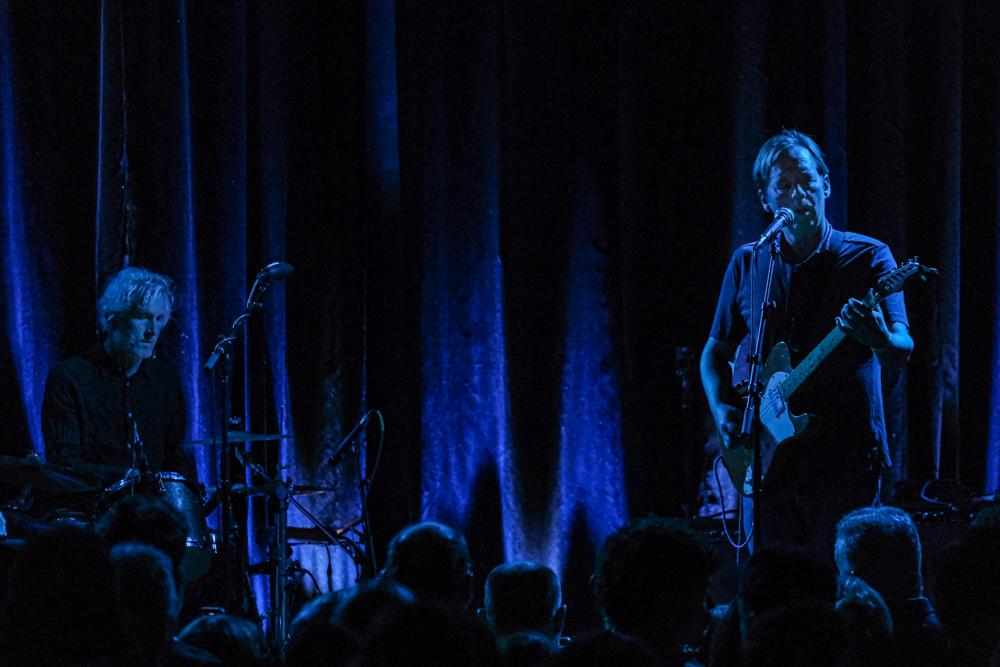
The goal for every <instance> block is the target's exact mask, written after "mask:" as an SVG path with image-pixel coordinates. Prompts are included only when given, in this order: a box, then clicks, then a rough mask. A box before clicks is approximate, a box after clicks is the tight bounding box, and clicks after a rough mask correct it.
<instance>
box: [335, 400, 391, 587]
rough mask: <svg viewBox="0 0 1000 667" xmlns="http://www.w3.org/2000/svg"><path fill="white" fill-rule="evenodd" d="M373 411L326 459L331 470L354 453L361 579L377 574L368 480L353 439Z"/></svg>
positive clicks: (367, 414) (368, 413)
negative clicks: (362, 549) (362, 548)
mask: <svg viewBox="0 0 1000 667" xmlns="http://www.w3.org/2000/svg"><path fill="white" fill-rule="evenodd" d="M372 412H374V410H369V411H368V412H366V413H365V416H364V417H362V418H361V421H360V422H358V425H357V426H355V427H354V428H353V429H352V430H351V432H350V433H348V434H347V437H346V438H344V441H343V442H341V443H340V446H339V447H337V451H336V452H334V454H333V456H331V457H330V458H329V459H327V463H328V464H329V465H330V467H331V468H334V469H336V467H337V464H339V463H340V460H341V459H342V458H343V457H344V455H345V454H347V453H348V451H351V452H353V453H354V461H355V463H357V466H358V492H359V494H360V499H361V519H362V535H361V537H362V540H363V542H364V545H365V560H364V562H363V563H360V565H361V572H362V578H365V579H367V578H372V577H374V576H375V574H376V573H377V572H378V565H376V563H375V548H374V546H373V542H372V531H371V524H370V522H369V520H368V493H367V491H368V479H367V478H366V477H365V475H364V472H363V471H362V469H361V448H360V447H359V446H358V445H357V444H356V443H355V437H356V436H357V435H358V433H359V432H360V431H361V429H362V428H363V427H364V426H365V425H366V424H367V423H368V420H369V419H370V418H371V414H372Z"/></svg>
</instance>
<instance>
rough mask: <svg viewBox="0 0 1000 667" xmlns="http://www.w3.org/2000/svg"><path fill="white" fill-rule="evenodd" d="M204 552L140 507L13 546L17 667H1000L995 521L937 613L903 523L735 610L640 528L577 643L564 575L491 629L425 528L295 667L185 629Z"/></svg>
mask: <svg viewBox="0 0 1000 667" xmlns="http://www.w3.org/2000/svg"><path fill="white" fill-rule="evenodd" d="M186 535H187V531H186V526H185V525H184V517H183V516H182V515H181V514H180V513H179V512H178V511H177V510H175V509H174V508H172V507H170V506H169V505H166V504H164V503H161V502H160V501H158V500H155V499H149V498H144V497H139V496H133V497H129V498H126V499H124V500H123V501H122V502H120V503H119V504H118V505H117V506H116V507H115V508H114V509H112V511H111V512H109V513H108V515H106V516H105V517H103V518H102V519H101V521H100V523H99V524H98V526H97V529H96V530H85V529H83V528H80V527H76V526H71V525H56V526H53V527H50V528H48V529H47V530H45V531H43V532H41V533H39V534H37V535H33V536H31V537H30V538H28V539H25V540H24V541H23V543H20V542H18V543H17V545H16V546H17V548H16V549H15V548H9V547H10V546H11V544H7V547H8V548H5V549H3V551H2V558H0V568H2V570H3V571H4V572H3V574H4V576H3V578H2V581H3V582H5V583H4V590H3V605H2V608H0V665H4V666H7V665H10V666H13V667H22V666H24V667H35V666H39V667H41V666H49V665H53V666H54V665H59V666H80V667H112V666H118V665H125V666H129V665H140V666H141V667H157V666H164V667H171V666H175V665H178V666H179V665H218V664H221V665H227V666H241V667H242V666H245V667H265V666H270V667H279V666H280V665H284V666H285V667H312V666H320V665H323V666H344V667H397V666H398V667H405V666H410V665H412V666H417V667H425V666H445V667H446V666H450V665H455V666H469V667H493V666H496V667H575V666H590V665H594V666H604V665H607V666H609V667H631V666H637V667H698V666H699V665H705V666H707V667H855V666H856V667H869V666H871V667H1000V650H998V648H1000V646H998V644H1000V511H997V510H996V508H993V507H990V508H987V509H985V510H983V511H982V512H980V514H979V516H978V518H977V519H976V520H975V521H974V522H973V523H972V524H971V525H970V526H969V528H968V530H967V531H965V533H964V534H963V537H962V538H961V539H960V540H958V541H957V542H955V543H953V544H951V545H950V546H948V547H946V548H945V549H944V550H943V551H942V552H941V553H940V554H939V555H938V556H937V557H936V558H935V559H934V561H933V562H932V563H930V564H928V566H926V567H929V570H928V571H929V572H930V573H931V574H932V575H933V581H934V585H933V596H932V597H933V606H932V604H931V601H930V600H929V599H928V598H927V597H924V591H923V577H922V570H923V569H924V568H925V565H924V564H923V563H922V554H921V546H920V538H919V535H918V533H917V529H916V526H915V525H914V523H913V521H912V519H911V518H910V516H909V514H907V513H906V512H904V511H902V510H900V509H897V508H893V507H880V508H866V509H862V510H857V511H854V512H851V513H850V514H848V515H847V516H845V517H844V518H843V519H842V520H841V521H840V523H839V524H838V526H837V537H836V547H835V550H834V553H833V554H825V555H823V554H815V553H810V552H806V551H804V550H802V549H801V548H798V547H795V546H791V545H782V544H775V545H770V546H766V547H763V548H759V549H757V550H756V551H755V552H754V553H753V555H752V556H751V557H750V558H749V559H747V561H746V562H745V563H743V564H742V566H741V568H740V570H739V585H738V591H737V593H736V595H735V597H734V598H733V599H732V600H715V599H713V595H712V591H713V585H712V582H713V579H712V577H713V574H715V573H716V571H717V570H718V569H719V566H720V562H719V560H718V559H717V557H716V556H715V555H714V552H713V550H712V549H711V548H710V547H709V546H708V545H707V544H706V543H705V542H704V541H703V539H702V537H701V536H700V535H699V534H697V533H696V532H695V531H693V530H691V528H690V527H688V525H687V524H685V523H684V522H682V521H679V520H673V519H662V518H655V517H650V518H647V519H640V520H636V521H633V522H631V523H629V524H628V525H626V526H624V527H623V528H621V529H620V530H619V531H617V532H616V533H614V534H613V535H611V536H610V537H609V538H608V539H607V540H606V541H605V542H604V544H603V545H602V546H601V548H600V549H599V551H598V553H597V556H596V562H595V566H594V572H593V576H592V577H591V586H592V588H593V592H594V597H595V600H596V603H597V607H598V609H599V611H600V613H601V616H602V618H603V619H604V627H602V628H595V629H593V630H591V631H589V632H585V633H582V634H579V635H576V636H573V637H572V638H567V637H563V636H562V630H563V621H564V619H565V616H566V614H567V608H566V606H565V605H563V604H562V594H561V589H560V584H559V580H558V578H557V576H556V574H555V573H554V572H553V571H552V570H551V569H550V568H548V567H546V566H545V565H542V564H539V563H533V562H528V561H520V562H516V563H507V564H504V565H500V566H498V567H496V568H494V569H493V570H492V571H491V572H490V573H489V576H488V577H487V579H486V585H485V590H484V591H483V593H484V606H483V608H482V609H479V610H478V612H477V613H474V612H473V611H472V610H471V609H469V607H470V604H471V601H472V599H473V593H474V591H473V572H472V568H473V563H472V562H471V559H470V557H469V551H468V548H467V546H466V543H465V540H464V538H463V537H462V535H460V534H459V533H457V532H456V531H455V530H453V529H452V528H449V527H448V526H445V525H442V524H439V523H433V522H427V523H421V524H417V525H414V526H410V527H408V528H406V529H404V530H403V531H401V532H400V533H399V534H398V535H396V536H395V537H394V538H393V540H392V542H391V543H390V546H389V553H388V557H387V563H386V567H385V569H384V570H383V571H382V573H381V574H380V576H379V577H378V578H376V579H374V580H371V581H367V582H364V583H362V584H359V585H358V586H355V587H352V588H348V589H344V590H338V591H333V592H329V593H326V594H323V595H320V596H319V597H317V598H315V599H313V600H311V601H310V602H308V603H307V604H306V605H305V606H304V607H303V608H302V609H301V611H300V612H299V613H298V615H297V616H296V618H295V619H294V621H293V623H292V624H291V627H290V628H289V634H290V639H289V642H288V644H287V645H286V646H285V651H284V653H285V655H284V658H283V659H281V660H279V659H278V658H277V656H275V655H272V652H271V648H270V647H269V646H268V645H267V642H266V641H265V638H264V634H263V631H262V629H261V627H260V626H259V625H258V624H257V623H255V622H253V621H251V620H248V619H246V618H243V617H239V616H232V615H225V614H216V615H205V616H200V617H198V618H195V619H194V620H193V621H191V622H190V623H188V624H187V625H186V626H185V627H183V628H179V627H178V618H179V616H180V611H181V603H182V599H183V584H180V583H179V582H182V581H183V572H182V569H181V568H182V559H183V555H184V549H185V538H186ZM572 612H573V610H572V609H570V610H569V613H572Z"/></svg>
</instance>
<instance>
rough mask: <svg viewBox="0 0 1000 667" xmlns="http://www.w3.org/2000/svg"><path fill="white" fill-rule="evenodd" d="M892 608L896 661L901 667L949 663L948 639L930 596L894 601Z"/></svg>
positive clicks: (927, 666) (934, 665)
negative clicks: (928, 597) (929, 598)
mask: <svg viewBox="0 0 1000 667" xmlns="http://www.w3.org/2000/svg"><path fill="white" fill-rule="evenodd" d="M890 611H891V613H892V622H893V631H892V637H893V645H894V648H895V652H896V664H898V665H900V666H901V667H902V666H904V665H905V666H906V667H925V666H926V667H937V666H938V665H946V664H948V663H947V659H948V640H947V638H946V637H945V634H944V630H943V629H942V628H941V623H940V622H939V621H938V618H937V614H936V613H934V608H933V607H932V606H931V603H930V601H929V600H928V599H927V598H925V597H919V598H910V599H909V600H903V601H902V602H899V603H896V604H894V605H892V606H891V607H890Z"/></svg>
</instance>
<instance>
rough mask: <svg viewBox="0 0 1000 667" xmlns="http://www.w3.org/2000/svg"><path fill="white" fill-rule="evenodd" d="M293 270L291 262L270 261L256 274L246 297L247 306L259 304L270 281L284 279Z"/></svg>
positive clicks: (251, 306)
mask: <svg viewBox="0 0 1000 667" xmlns="http://www.w3.org/2000/svg"><path fill="white" fill-rule="evenodd" d="M294 270H295V269H294V268H292V265H291V264H286V263H285V262H271V263H270V264H268V265H267V266H265V267H264V268H263V269H261V270H260V273H258V274H257V279H256V280H255V281H254V283H253V289H252V290H251V291H250V296H249V297H248V298H247V308H253V307H256V306H260V305H261V299H263V298H264V293H265V292H266V291H267V288H268V287H270V286H271V281H273V280H284V279H285V278H287V277H288V276H289V275H291V273H292V271H294Z"/></svg>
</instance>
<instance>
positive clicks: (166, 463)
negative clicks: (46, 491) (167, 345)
mask: <svg viewBox="0 0 1000 667" xmlns="http://www.w3.org/2000/svg"><path fill="white" fill-rule="evenodd" d="M130 412H131V414H132V418H133V419H134V420H135V428H136V429H137V430H138V433H139V438H140V440H141V441H142V444H143V448H144V449H145V452H146V458H147V459H148V461H149V470H150V471H151V472H159V471H162V470H172V471H174V472H178V473H180V474H181V475H183V476H184V477H186V478H187V479H189V480H192V481H193V480H196V479H197V476H196V473H195V469H194V465H193V463H192V462H191V460H190V459H189V458H188V457H186V456H185V454H184V450H183V448H182V447H181V441H182V439H183V437H184V424H185V418H186V413H185V404H184V393H183V391H182V389H181V382H180V377H178V375H177V373H175V372H174V370H173V369H172V368H170V366H169V365H168V364H167V363H166V362H163V361H161V360H159V359H156V358H150V359H146V360H144V361H143V362H142V363H141V364H140V365H139V368H138V369H137V370H136V372H135V373H134V374H133V375H132V376H131V377H127V376H126V375H125V372H124V371H122V370H119V369H118V368H117V367H116V365H115V363H114V361H113V360H112V359H111V357H110V356H108V353H107V352H106V351H105V350H104V346H103V345H96V346H94V347H92V348H90V349H89V350H86V351H85V352H82V353H80V354H79V355H77V356H75V357H71V358H69V359H67V360H66V361H64V362H63V363H61V364H59V365H58V366H56V367H55V368H54V369H52V371H51V372H50V373H49V377H48V380H47V381H46V383H45V398H44V399H43V401H42V434H43V436H44V438H45V455H46V460H47V461H49V462H51V463H56V464H59V465H64V466H67V467H70V468H74V469H76V470H79V471H81V472H85V473H89V474H96V475H97V476H99V477H102V478H103V480H104V481H105V482H109V481H113V480H116V479H120V478H121V477H122V474H121V471H122V470H124V469H127V468H130V467H131V466H132V463H133V456H132V453H131V452H130V451H129V443H130V442H131V441H132V440H133V427H132V421H131V420H130V418H129V413H130Z"/></svg>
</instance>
